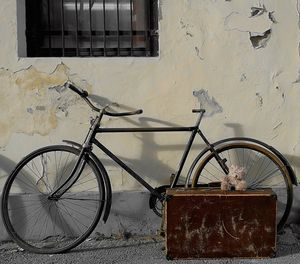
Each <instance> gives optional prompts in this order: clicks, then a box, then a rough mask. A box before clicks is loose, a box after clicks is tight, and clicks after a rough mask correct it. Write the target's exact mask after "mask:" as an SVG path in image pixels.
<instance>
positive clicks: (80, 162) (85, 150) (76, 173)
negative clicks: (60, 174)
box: [48, 111, 103, 200]
mask: <svg viewBox="0 0 300 264" xmlns="http://www.w3.org/2000/svg"><path fill="white" fill-rule="evenodd" d="M102 117H103V111H102V112H100V114H99V115H98V116H97V117H96V118H95V119H94V120H92V121H91V127H90V129H89V132H88V134H87V136H86V138H85V141H84V143H83V145H82V148H81V150H80V153H79V155H78V159H77V161H76V163H75V165H74V168H73V169H72V171H71V173H70V175H69V176H68V177H67V179H66V180H65V181H64V182H63V183H62V184H61V185H60V186H59V187H58V188H56V190H54V191H53V192H52V193H50V195H49V196H48V199H49V200H58V199H59V198H60V197H61V196H62V195H63V194H64V193H66V192H67V191H68V190H69V189H70V188H71V187H72V186H73V184H74V183H75V182H76V181H77V180H78V178H79V177H80V174H81V173H82V171H83V169H84V166H85V164H86V160H87V158H88V155H89V153H90V152H91V151H92V144H91V141H92V139H93V138H94V136H95V130H96V129H97V126H98V124H99V123H100V121H101V119H102Z"/></svg>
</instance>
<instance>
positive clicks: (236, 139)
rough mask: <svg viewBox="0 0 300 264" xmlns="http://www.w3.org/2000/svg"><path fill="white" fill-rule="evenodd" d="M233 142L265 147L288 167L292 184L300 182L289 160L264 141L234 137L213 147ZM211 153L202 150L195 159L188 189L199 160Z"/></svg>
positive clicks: (223, 140) (218, 142)
mask: <svg viewBox="0 0 300 264" xmlns="http://www.w3.org/2000/svg"><path fill="white" fill-rule="evenodd" d="M231 141H246V142H252V143H255V144H257V145H261V146H263V147H265V148H266V149H268V150H270V151H271V152H272V153H273V154H275V155H276V156H277V157H278V158H279V159H280V160H281V161H282V163H283V164H284V166H285V167H286V169H287V171H288V173H289V176H290V178H291V182H292V184H294V185H296V186H297V185H298V182H297V177H296V174H295V172H294V170H293V168H292V166H291V165H290V163H289V162H288V160H287V159H286V158H285V157H284V156H283V155H282V154H281V153H280V152H279V151H278V150H277V149H275V148H274V147H272V146H270V145H268V144H266V143H264V142H262V141H259V140H257V139H254V138H248V137H232V138H226V139H222V140H219V141H217V142H215V143H213V144H212V146H213V147H217V146H218V145H221V144H224V143H228V142H231ZM208 151H210V148H209V147H206V148H205V149H204V150H202V151H201V152H200V153H199V154H198V156H197V157H196V158H195V160H194V161H193V163H192V165H191V167H190V169H189V171H188V174H187V177H186V183H185V186H186V187H187V186H188V183H189V180H190V178H191V174H192V172H193V171H194V169H195V167H196V165H197V163H198V162H199V160H200V159H201V158H202V157H203V156H204V155H205V154H206V153H207V152H208Z"/></svg>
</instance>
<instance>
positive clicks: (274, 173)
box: [192, 142, 293, 230]
mask: <svg viewBox="0 0 300 264" xmlns="http://www.w3.org/2000/svg"><path fill="white" fill-rule="evenodd" d="M216 151H217V153H218V154H219V155H220V157H221V158H222V159H226V160H227V161H226V165H227V166H228V167H230V166H231V165H236V166H239V167H243V168H245V170H246V175H245V180H246V181H247V185H248V188H249V189H260V188H271V189H272V190H273V191H274V192H275V193H276V195H277V217H276V223H277V230H280V229H281V228H282V227H283V226H284V224H285V222H286V220H287V218H288V215H289V213H290V210H291V207H292V202H293V187H292V183H291V179H290V177H289V175H288V172H287V170H286V168H285V167H284V164H283V163H282V162H281V161H280V160H279V159H278V158H277V157H276V156H275V155H274V154H273V153H272V152H270V151H269V150H267V149H265V148H263V147H260V146H258V145H255V144H251V143H243V142H241V143H232V144H228V145H224V146H221V147H220V148H218V149H216ZM224 176H225V173H224V171H223V170H222V169H221V167H220V165H219V164H218V162H217V161H216V159H215V156H214V154H213V153H210V154H208V155H207V156H206V157H205V158H204V159H203V160H202V162H201V163H200V164H199V166H198V167H197V169H196V171H195V174H194V177H193V180H192V187H199V186H208V187H217V188H220V186H221V179H222V177H224Z"/></svg>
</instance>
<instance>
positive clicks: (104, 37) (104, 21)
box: [102, 0, 107, 57]
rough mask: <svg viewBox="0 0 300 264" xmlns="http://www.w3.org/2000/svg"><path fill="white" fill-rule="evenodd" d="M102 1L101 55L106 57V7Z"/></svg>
mask: <svg viewBox="0 0 300 264" xmlns="http://www.w3.org/2000/svg"><path fill="white" fill-rule="evenodd" d="M102 1H103V9H102V12H103V56H104V57H106V55H107V54H106V8H105V4H106V3H105V0H102Z"/></svg>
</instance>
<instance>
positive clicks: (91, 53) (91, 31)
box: [89, 0, 93, 56]
mask: <svg viewBox="0 0 300 264" xmlns="http://www.w3.org/2000/svg"><path fill="white" fill-rule="evenodd" d="M89 19H90V21H89V23H90V56H93V28H92V26H93V25H92V0H89Z"/></svg>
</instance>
